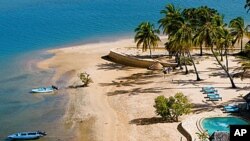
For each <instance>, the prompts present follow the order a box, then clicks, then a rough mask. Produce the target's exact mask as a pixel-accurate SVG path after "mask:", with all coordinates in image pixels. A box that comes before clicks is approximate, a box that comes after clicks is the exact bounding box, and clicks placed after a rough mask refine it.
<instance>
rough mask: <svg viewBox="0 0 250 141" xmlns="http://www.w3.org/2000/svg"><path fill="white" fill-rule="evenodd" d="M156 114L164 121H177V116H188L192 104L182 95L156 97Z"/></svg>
mask: <svg viewBox="0 0 250 141" xmlns="http://www.w3.org/2000/svg"><path fill="white" fill-rule="evenodd" d="M154 107H155V109H156V111H155V112H156V114H157V115H160V116H161V117H162V118H163V119H164V120H167V119H169V120H172V121H175V122H178V121H179V116H182V115H185V114H189V113H190V112H191V108H192V104H191V103H190V102H189V100H188V99H187V97H186V96H184V95H183V93H176V94H175V96H174V97H173V96H171V97H169V98H165V97H164V96H158V97H157V98H155V105H154Z"/></svg>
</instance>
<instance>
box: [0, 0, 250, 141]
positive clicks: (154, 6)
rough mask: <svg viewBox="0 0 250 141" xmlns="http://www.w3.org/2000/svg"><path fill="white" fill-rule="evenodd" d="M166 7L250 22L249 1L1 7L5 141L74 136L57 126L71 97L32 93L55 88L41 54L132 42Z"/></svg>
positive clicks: (46, 0)
mask: <svg viewBox="0 0 250 141" xmlns="http://www.w3.org/2000/svg"><path fill="white" fill-rule="evenodd" d="M166 3H174V4H175V5H176V6H177V7H190V6H200V5H208V6H210V7H213V8H216V9H218V10H219V11H220V12H221V13H223V14H224V15H225V20H226V21H229V20H230V19H232V18H234V17H236V16H243V17H244V18H245V19H246V21H247V22H248V23H249V21H250V19H249V14H247V13H246V11H245V9H244V8H243V5H244V0H241V1H239V0H218V1H215V0H198V1H197V0H137V1H135V0H95V1H93V0H2V1H0V140H1V139H2V138H4V137H5V136H6V135H8V134H10V133H13V132H18V131H29V130H37V129H40V130H46V131H47V132H49V133H50V137H51V138H50V137H48V138H45V139H43V140H55V138H58V137H60V136H61V135H62V138H64V136H68V134H69V133H70V132H69V130H68V129H65V127H64V125H63V124H62V122H63V121H61V120H58V119H60V118H61V117H62V115H63V114H64V108H65V105H66V104H67V102H66V101H67V96H66V95H67V94H65V93H63V92H60V93H57V94H55V95H32V94H30V93H29V91H30V89H31V88H33V87H38V86H46V85H51V80H50V77H51V76H52V75H53V70H50V71H47V72H46V71H41V70H38V69H36V68H35V62H36V61H38V60H41V59H44V58H47V57H49V56H50V55H47V54H43V53H41V51H40V50H45V49H48V48H55V47H60V46H66V45H71V44H75V43H88V42H99V41H103V40H114V39H117V38H121V37H125V36H126V37H133V30H134V28H135V27H136V26H137V25H138V24H139V23H140V22H142V21H151V22H153V23H155V24H156V23H157V21H158V19H159V18H160V17H161V14H160V10H162V9H163V8H164V6H165V4H166ZM54 127H56V129H55V128H54ZM65 138H66V137H65Z"/></svg>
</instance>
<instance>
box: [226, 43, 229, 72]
mask: <svg viewBox="0 0 250 141" xmlns="http://www.w3.org/2000/svg"><path fill="white" fill-rule="evenodd" d="M227 51H228V50H227V47H226V48H225V56H226V67H227V71H228V72H229V69H228V58H227V57H228V56H227Z"/></svg>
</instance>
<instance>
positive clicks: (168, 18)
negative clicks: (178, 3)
mask: <svg viewBox="0 0 250 141" xmlns="http://www.w3.org/2000/svg"><path fill="white" fill-rule="evenodd" d="M161 14H164V17H163V18H162V19H160V20H159V21H158V23H159V24H160V28H162V29H163V33H164V34H166V35H169V36H172V35H173V34H174V33H175V32H176V31H177V30H178V28H179V27H180V23H179V21H181V20H182V15H181V12H180V9H176V8H175V6H174V5H172V4H168V5H167V6H166V7H165V9H164V10H161Z"/></svg>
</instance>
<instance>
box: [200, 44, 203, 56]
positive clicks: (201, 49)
mask: <svg viewBox="0 0 250 141" xmlns="http://www.w3.org/2000/svg"><path fill="white" fill-rule="evenodd" d="M202 55H203V53H202V45H200V56H202Z"/></svg>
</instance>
